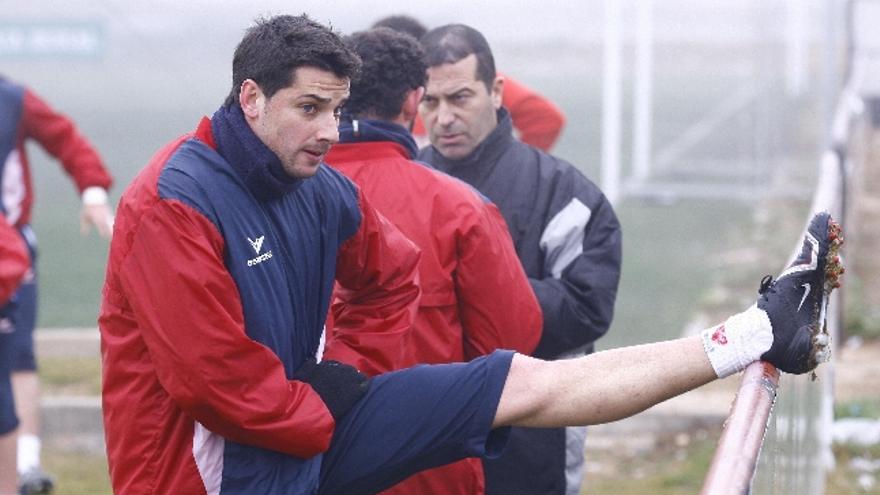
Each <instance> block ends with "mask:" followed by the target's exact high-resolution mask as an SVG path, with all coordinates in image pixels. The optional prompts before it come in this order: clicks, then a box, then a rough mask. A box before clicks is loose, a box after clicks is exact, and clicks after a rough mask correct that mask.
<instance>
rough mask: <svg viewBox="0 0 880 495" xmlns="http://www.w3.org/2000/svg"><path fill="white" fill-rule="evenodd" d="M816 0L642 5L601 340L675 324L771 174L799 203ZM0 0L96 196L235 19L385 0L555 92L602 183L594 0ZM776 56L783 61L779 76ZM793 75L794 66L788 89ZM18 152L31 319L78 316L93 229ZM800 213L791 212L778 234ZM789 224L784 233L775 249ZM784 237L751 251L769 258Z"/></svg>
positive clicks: (64, 190)
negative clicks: (91, 171)
mask: <svg viewBox="0 0 880 495" xmlns="http://www.w3.org/2000/svg"><path fill="white" fill-rule="evenodd" d="M612 3H613V2H612ZM636 5H637V2H635V1H621V2H618V3H617V6H618V8H619V11H620V12H619V14H620V17H619V19H620V26H621V33H620V36H621V40H622V47H621V52H620V56H621V57H622V58H621V79H620V82H619V84H618V86H617V87H618V88H619V91H620V94H621V98H622V99H621V109H620V113H619V115H620V118H621V125H620V129H621V134H620V138H619V139H620V157H621V163H623V164H624V171H623V174H624V176H626V174H627V173H628V172H627V169H626V167H628V166H629V165H628V163H629V161H630V159H631V157H632V149H633V146H634V143H633V134H632V128H633V111H634V107H633V90H634V88H635V86H634V84H635V78H634V75H633V72H634V70H635V65H634V58H635V56H636V55H637V54H636V53H635V47H634V44H635V41H634V39H635V36H636V26H637V24H636V15H637V10H636ZM824 5H825V4H819V3H816V2H797V1H795V2H781V1H776V2H766V1H740V0H737V1H723V0H719V1H714V2H711V3H710V4H708V5H707V4H705V2H699V1H696V0H694V1H691V0H670V1H664V2H658V3H657V5H656V6H655V7H654V12H653V22H652V28H651V29H652V31H653V33H652V34H651V35H650V36H651V40H652V44H651V46H652V51H653V64H652V68H651V69H650V74H652V84H653V102H652V103H650V107H651V108H652V110H653V116H652V119H651V122H652V130H651V131H650V133H649V138H650V143H649V148H650V149H649V151H650V159H651V160H652V162H653V165H652V167H654V168H653V172H652V175H653V176H655V177H656V178H657V180H656V181H653V182H649V183H647V184H645V183H639V184H629V185H630V186H632V187H630V190H631V191H632V193H633V194H631V195H628V194H623V195H622V196H621V199H620V200H619V201H618V202H617V209H618V212H619V215H620V217H621V221H622V224H623V229H624V248H625V257H624V273H623V280H622V285H621V290H620V298H619V302H618V306H617V318H616V320H615V324H614V325H613V327H612V329H611V331H610V332H609V334H608V336H607V338H605V339H603V340H602V341H601V342H600V346H602V347H608V346H615V345H623V344H632V343H637V342H644V341H650V340H656V339H657V338H661V337H665V336H672V335H677V334H678V333H679V332H680V331H681V330H682V328H683V327H684V326H685V325H686V324H687V323H688V322H689V321H690V320H691V319H692V318H693V316H694V312H695V311H697V306H698V303H699V299H700V297H702V296H701V294H704V293H705V291H706V289H707V288H708V286H709V284H710V283H711V282H712V280H713V276H712V275H711V272H712V271H717V269H718V263H719V260H723V258H720V257H718V256H716V255H720V254H724V253H729V252H731V251H734V253H733V254H734V255H735V254H736V252H737V251H738V250H739V249H740V248H743V247H747V246H748V244H749V243H751V242H753V239H754V238H753V237H752V235H751V234H750V232H752V230H751V229H752V228H753V227H755V220H756V219H757V220H758V221H760V222H763V223H762V224H760V225H758V227H762V226H766V224H767V222H772V220H773V218H774V215H775V212H774V211H773V209H772V208H771V211H769V212H768V211H766V209H762V208H763V207H762V206H761V205H763V203H764V200H765V199H766V198H767V197H768V194H770V193H773V192H774V191H775V192H780V193H784V195H785V197H788V198H790V201H789V203H790V205H793V206H794V207H795V208H806V200H807V199H808V197H809V189H810V187H811V186H812V185H811V183H810V180H811V178H812V174H813V173H814V170H815V168H816V167H815V164H816V161H817V156H818V148H819V146H820V144H821V132H822V118H823V117H824V114H825V112H826V108H825V106H824V105H827V104H828V103H827V102H823V101H822V98H821V95H822V92H823V91H824V90H825V89H824V88H825V86H827V81H826V80H824V79H823V78H822V77H820V76H819V75H818V74H819V73H820V72H819V70H820V69H821V65H822V64H823V53H824V52H823V51H822V50H823V48H822V46H823V42H824V41H826V40H825V37H826V33H825V32H824V29H825V22H826V21H825V20H824V19H826V18H827V16H828V14H829V13H828V12H827V8H826V7H824ZM0 6H2V10H3V12H4V13H3V16H2V17H0V70H2V72H3V73H5V74H6V75H7V76H8V77H11V78H13V79H18V80H20V81H22V82H24V83H26V84H28V85H30V86H31V87H32V88H33V89H35V90H36V91H37V92H38V93H39V94H41V95H42V96H43V97H44V98H46V99H47V100H48V101H49V102H50V103H51V104H53V105H54V106H55V107H57V108H58V109H60V110H61V111H63V112H65V113H67V114H68V115H70V116H71V117H73V119H74V120H75V121H76V122H77V123H78V124H79V126H80V128H81V130H82V131H83V133H84V134H85V135H86V136H88V137H89V138H90V139H91V140H92V141H93V142H94V143H95V145H96V146H97V148H98V150H99V151H100V152H101V154H102V155H103V157H104V158H105V159H106V162H107V165H108V167H109V168H110V170H111V171H112V173H113V174H114V176H115V177H116V184H115V186H114V188H113V190H112V193H111V197H112V200H113V202H114V204H115V201H116V200H117V199H118V197H119V195H120V194H121V192H122V190H123V189H124V187H125V185H126V184H127V183H128V182H129V180H130V179H131V178H132V177H133V176H134V174H135V173H136V172H137V171H138V170H139V169H140V167H142V166H143V165H144V164H145V163H146V161H147V160H148V159H149V158H150V156H151V154H152V153H154V152H155V151H156V150H157V149H158V148H159V147H160V146H161V145H163V144H164V143H166V142H167V141H169V140H171V139H173V138H174V137H176V136H178V135H180V134H182V133H184V132H188V131H190V130H192V129H194V127H195V125H196V123H197V122H198V119H199V118H200V117H201V116H202V115H210V114H211V113H212V112H213V111H214V110H215V108H216V107H217V106H218V105H219V104H220V103H221V102H222V100H223V98H224V97H225V95H226V93H227V92H228V90H229V86H230V77H231V76H230V66H231V54H232V52H233V50H234V47H235V45H236V43H237V41H238V40H239V39H240V37H241V35H242V33H243V31H244V29H245V28H246V27H247V26H248V25H249V24H250V23H251V21H252V20H253V19H254V18H255V17H257V16H259V15H265V14H278V13H300V12H306V13H308V14H310V15H311V16H312V17H313V18H315V19H316V20H318V21H321V22H325V23H329V24H331V25H332V26H333V27H334V28H335V29H337V30H340V31H342V32H344V33H348V32H352V31H355V30H359V29H363V28H366V27H368V25H369V24H370V23H371V22H373V21H374V20H376V19H378V18H380V17H382V16H385V15H388V14H394V13H408V14H411V15H414V16H416V17H417V18H419V19H421V20H422V21H423V22H424V23H425V24H427V25H428V26H437V25H440V24H444V23H448V22H464V23H467V24H470V25H472V26H474V27H476V28H477V29H479V30H481V31H482V32H483V33H484V34H485V35H486V37H487V39H488V40H489V41H490V43H491V45H492V46H493V50H494V51H495V54H496V58H497V60H496V62H497V66H498V67H499V68H500V69H501V70H503V71H504V72H505V73H507V74H509V75H511V76H513V77H515V78H516V79H518V80H520V81H522V82H524V83H525V84H527V85H530V86H532V87H533V88H535V89H537V90H539V91H540V92H542V93H543V94H545V95H546V96H548V97H549V98H550V99H551V100H553V101H554V102H556V103H557V104H558V105H559V106H560V107H561V108H562V109H563V110H564V112H565V114H566V116H567V118H568V125H567V127H566V129H565V131H564V133H563V136H562V138H561V140H560V141H559V142H558V144H557V146H556V148H555V149H554V152H555V154H557V155H559V156H561V157H563V158H566V159H568V160H569V161H571V162H572V163H574V164H576V165H577V166H578V167H580V168H581V169H582V170H583V171H584V172H585V173H586V174H587V176H588V177H590V178H592V179H593V180H594V181H595V182H597V183H599V184H600V185H602V177H601V176H600V175H601V174H600V164H601V160H602V146H601V144H602V91H603V82H602V81H603V79H602V78H603V65H602V64H603V36H604V30H605V29H606V26H607V24H608V23H607V22H606V18H605V17H604V16H605V14H604V12H605V11H604V10H603V2H601V1H598V0H590V1H578V2H574V1H560V0H549V1H544V2H516V1H514V2H511V1H504V2H502V1H497V0H493V1H484V2H467V1H445V2H435V3H434V4H428V3H425V4H420V5H418V6H415V5H414V4H412V2H404V1H400V0H391V1H387V2H382V5H381V6H378V5H369V6H367V4H365V3H364V2H358V1H348V0H346V1H335V2H316V1H300V2H280V1H254V2H247V4H246V5H245V4H244V3H242V2H222V1H207V0H191V1H187V2H179V1H172V0H154V1H150V2H145V1H122V0H68V1H64V2H52V1H43V0H31V1H28V2H20V1H14V2H13V1H7V0H0ZM792 19H794V20H795V21H796V22H795V23H793V22H792ZM787 26H788V27H787ZM792 26H794V27H792ZM792 29H797V30H798V31H796V32H794V36H796V37H797V39H799V40H800V41H799V43H800V45H798V46H800V47H801V51H800V52H798V53H796V54H795V55H792V49H791V47H790V46H789V45H791V43H789V42H788V40H790V39H792V36H793V34H792V32H793V31H792ZM792 58H796V59H797V60H796V61H795V62H796V63H797V64H799V65H797V67H796V69H795V70H796V71H797V74H796V75H794V76H793V75H792V73H793V71H792V69H790V68H791V67H792V64H793V63H795V62H793V61H792ZM605 60H606V61H607V58H606V59H605ZM793 77H797V78H799V81H798V82H797V83H796V84H797V88H795V89H794V90H792V87H791V86H792V82H791V80H792V78H793ZM682 136H685V137H686V138H687V139H685V141H686V142H682V140H681V138H682ZM643 142H644V139H643ZM32 155H33V158H34V160H33V161H34V163H33V169H34V172H35V176H36V193H37V200H36V201H37V203H36V211H35V215H34V225H35V228H36V230H37V233H38V236H39V240H40V245H41V248H40V260H39V269H40V277H41V279H42V283H41V290H42V293H41V303H40V316H39V324H40V326H43V327H56V326H91V325H94V323H95V317H96V313H97V309H98V301H99V290H100V285H101V280H102V276H103V266H104V261H105V256H106V252H107V246H106V245H105V244H104V243H103V242H101V241H100V240H98V239H97V238H95V236H94V235H93V236H90V237H86V238H83V237H81V236H80V235H79V233H78V225H77V216H76V214H77V213H76V212H77V211H78V210H77V209H78V198H77V196H76V194H75V193H74V190H73V187H72V185H71V184H70V182H69V181H68V180H67V178H66V177H63V175H62V174H60V173H59V170H60V169H59V167H58V165H57V163H54V162H53V161H52V160H49V159H48V157H47V156H46V155H44V154H43V153H42V150H40V149H39V148H38V147H37V146H36V145H34V146H33V150H32ZM774 181H775V182H774ZM774 184H775V185H776V186H780V185H783V186H784V187H777V188H776V189H774V188H773V186H774ZM626 185H627V184H624V186H626ZM792 192H794V194H792ZM804 214H805V210H804ZM802 217H803V215H800V216H796V218H802ZM799 229H800V223H799V222H795V225H793V226H792V230H791V234H792V236H794V235H796V232H797V231H798V230H799ZM792 236H788V237H787V238H785V241H786V243H784V245H785V249H788V246H790V242H788V241H790V240H791V239H792V238H793V237H792ZM786 255H787V252H784V251H783V252H781V253H778V256H774V257H771V258H769V259H766V260H762V261H761V262H760V266H757V267H756V268H757V269H759V271H777V270H778V269H779V267H780V266H781V264H782V262H783V261H784V257H785V256H786ZM756 261H758V260H756ZM757 280H758V279H757V278H756V279H754V281H755V282H754V284H753V285H755V287H757ZM661 296H662V297H661Z"/></svg>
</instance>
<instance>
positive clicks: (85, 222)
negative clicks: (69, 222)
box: [79, 204, 113, 239]
mask: <svg viewBox="0 0 880 495" xmlns="http://www.w3.org/2000/svg"><path fill="white" fill-rule="evenodd" d="M90 225H93V226H94V227H95V230H96V231H97V232H98V235H100V236H101V237H103V238H104V239H109V238H110V236H111V235H113V212H111V211H110V207H109V206H107V204H83V207H82V210H80V214H79V226H80V229H79V230H80V232H81V233H82V235H86V234H88V233H89V226H90Z"/></svg>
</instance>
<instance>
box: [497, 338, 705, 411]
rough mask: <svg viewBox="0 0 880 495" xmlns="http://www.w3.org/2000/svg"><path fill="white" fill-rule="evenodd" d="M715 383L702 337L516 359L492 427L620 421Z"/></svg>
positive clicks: (518, 357)
mask: <svg viewBox="0 0 880 495" xmlns="http://www.w3.org/2000/svg"><path fill="white" fill-rule="evenodd" d="M716 378H717V375H716V374H715V371H714V369H713V368H712V365H711V364H710V363H709V359H708V358H707V357H706V353H705V351H704V350H703V344H702V342H701V340H700V337H698V336H694V337H688V338H684V339H678V340H672V341H667V342H658V343H654V344H646V345H640V346H634V347H626V348H621V349H613V350H609V351H604V352H599V353H596V354H591V355H589V356H585V357H583V358H579V359H569V360H561V361H541V360H539V359H534V358H530V357H527V356H523V355H520V354H517V355H516V356H514V358H513V362H512V363H511V366H510V373H509V374H508V375H507V382H506V383H505V385H504V390H503V391H502V393H501V400H500V403H499V405H498V411H497V412H496V415H495V421H494V423H493V427H499V426H530V427H559V426H570V425H590V424H599V423H606V422H610V421H616V420H619V419H623V418H626V417H628V416H632V415H633V414H636V413H638V412H641V411H644V410H645V409H647V408H649V407H651V406H653V405H655V404H657V403H660V402H662V401H664V400H666V399H669V398H671V397H675V396H676V395H679V394H682V393H684V392H687V391H689V390H692V389H694V388H697V387H699V386H701V385H704V384H706V383H709V382H711V381H713V380H715V379H716Z"/></svg>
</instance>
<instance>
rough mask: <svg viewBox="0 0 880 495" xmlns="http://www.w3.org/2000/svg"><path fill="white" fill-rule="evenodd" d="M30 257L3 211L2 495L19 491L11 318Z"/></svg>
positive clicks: (0, 325) (0, 249) (0, 239)
mask: <svg viewBox="0 0 880 495" xmlns="http://www.w3.org/2000/svg"><path fill="white" fill-rule="evenodd" d="M29 265H30V259H29V258H28V253H27V247H25V245H24V241H22V239H21V236H20V235H19V234H18V232H17V231H16V230H15V229H14V228H12V226H10V225H9V224H8V223H7V222H6V217H5V216H4V215H3V213H0V495H12V494H14V493H16V492H17V490H18V472H17V471H16V460H17V459H16V450H17V449H16V441H17V435H16V433H17V432H16V428H18V418H17V417H16V415H15V402H14V400H13V398H12V383H11V382H10V381H9V373H10V372H11V371H12V370H11V369H10V359H11V356H12V347H11V345H12V342H11V339H12V332H13V331H14V330H15V325H14V323H13V322H12V320H11V319H10V318H9V316H10V313H11V309H12V305H13V303H12V301H11V299H12V296H13V294H14V293H15V291H16V290H17V289H18V286H19V285H20V284H21V280H22V279H23V278H24V274H25V273H26V272H27V270H28V266H29Z"/></svg>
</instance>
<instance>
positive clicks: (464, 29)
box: [422, 24, 495, 91]
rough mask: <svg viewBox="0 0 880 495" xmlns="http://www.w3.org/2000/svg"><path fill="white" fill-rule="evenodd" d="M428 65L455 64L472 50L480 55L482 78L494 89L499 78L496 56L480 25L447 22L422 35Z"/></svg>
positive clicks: (479, 68) (478, 66)
mask: <svg viewBox="0 0 880 495" xmlns="http://www.w3.org/2000/svg"><path fill="white" fill-rule="evenodd" d="M422 46H423V47H424V49H425V60H426V62H427V63H428V67H436V66H438V65H443V64H454V63H456V62H458V61H459V60H461V59H463V58H465V57H467V56H468V55H470V54H472V53H473V54H474V55H476V56H477V74H476V77H477V79H478V80H480V81H483V84H485V85H486V89H488V90H490V91H491V90H492V83H493V82H494V81H495V58H494V57H493V56H492V50H491V49H490V48H489V42H488V41H486V38H485V37H483V35H482V34H481V33H480V32H479V31H477V30H476V29H474V28H472V27H470V26H465V25H464V24H447V25H445V26H440V27H438V28H434V29H432V30H430V31H428V33H427V34H426V35H425V36H423V37H422Z"/></svg>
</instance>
